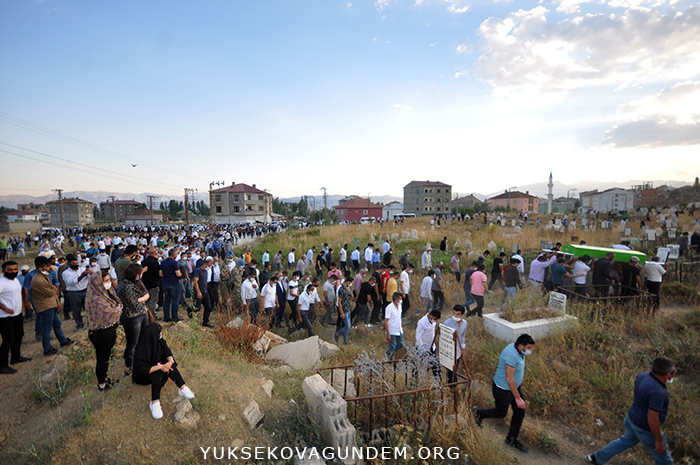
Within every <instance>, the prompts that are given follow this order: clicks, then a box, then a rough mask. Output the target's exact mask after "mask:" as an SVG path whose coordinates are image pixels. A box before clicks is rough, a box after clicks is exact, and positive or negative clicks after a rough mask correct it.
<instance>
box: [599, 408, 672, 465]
mask: <svg viewBox="0 0 700 465" xmlns="http://www.w3.org/2000/svg"><path fill="white" fill-rule="evenodd" d="M661 437H662V438H663V441H664V444H666V436H664V433H663V432H662V433H661ZM638 442H641V443H642V445H643V446H644V448H645V449H646V450H647V452H649V453H650V454H651V456H652V457H654V460H655V461H656V463H657V464H673V459H672V458H671V453H670V452H669V451H668V444H666V452H664V453H663V454H659V453H658V452H656V439H654V435H653V434H651V431H647V430H645V429H642V428H640V427H638V426H637V425H635V424H634V423H632V422H631V421H630V419H629V417H625V434H623V435H622V437H620V439H616V440H614V441H613V442H611V443H610V444H608V445H607V446H605V447H603V448H602V449H601V450H599V451H598V452H596V453H595V454H593V455H594V456H595V460H596V462H598V463H601V464H602V463H605V462H607V461H608V460H610V459H611V458H613V457H614V456H616V455H617V454H619V453H620V452H624V451H626V450H627V449H630V448H632V447H634V446H636V445H637V443H638Z"/></svg>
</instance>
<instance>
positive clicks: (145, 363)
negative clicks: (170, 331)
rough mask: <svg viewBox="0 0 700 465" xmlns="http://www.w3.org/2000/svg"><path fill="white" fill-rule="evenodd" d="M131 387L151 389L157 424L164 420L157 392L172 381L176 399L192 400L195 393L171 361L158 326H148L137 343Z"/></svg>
mask: <svg viewBox="0 0 700 465" xmlns="http://www.w3.org/2000/svg"><path fill="white" fill-rule="evenodd" d="M132 379H133V381H134V383H136V384H140V385H142V386H148V385H149V384H150V385H151V404H150V408H151V414H152V415H153V418H154V419H156V420H158V419H160V418H163V409H162V408H161V405H160V390H161V389H162V388H163V386H165V383H167V382H168V379H172V380H173V382H174V383H175V385H177V387H178V390H177V393H178V395H180V396H182V397H184V398H185V399H193V398H194V393H193V392H192V390H191V389H190V388H188V387H187V385H185V381H184V380H183V379H182V376H181V375H180V372H179V371H178V369H177V363H175V359H174V358H173V353H172V352H171V351H170V348H169V347H168V344H167V343H166V342H165V339H163V336H162V335H161V328H160V325H159V324H158V323H151V324H150V325H148V326H146V331H145V334H144V335H143V337H141V338H140V339H139V343H138V345H137V346H136V353H135V354H134V374H133V377H132Z"/></svg>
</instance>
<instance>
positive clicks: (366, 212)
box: [335, 197, 382, 223]
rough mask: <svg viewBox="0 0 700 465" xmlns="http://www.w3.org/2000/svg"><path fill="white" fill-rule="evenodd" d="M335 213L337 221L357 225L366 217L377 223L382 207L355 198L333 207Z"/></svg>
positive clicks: (360, 198)
mask: <svg viewBox="0 0 700 465" xmlns="http://www.w3.org/2000/svg"><path fill="white" fill-rule="evenodd" d="M335 212H336V214H337V215H338V221H349V222H355V223H359V222H360V220H361V219H362V218H366V217H369V218H374V219H375V220H376V221H379V219H380V218H381V217H382V206H381V205H377V204H376V203H372V202H370V201H369V200H367V199H363V198H362V197H355V198H353V199H352V200H350V201H348V202H345V203H342V204H340V205H338V206H337V207H335Z"/></svg>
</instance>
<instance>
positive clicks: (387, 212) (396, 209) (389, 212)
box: [382, 201, 403, 221]
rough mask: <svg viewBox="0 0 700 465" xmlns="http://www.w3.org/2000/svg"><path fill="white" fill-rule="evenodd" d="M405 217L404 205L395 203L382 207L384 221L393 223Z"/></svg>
mask: <svg viewBox="0 0 700 465" xmlns="http://www.w3.org/2000/svg"><path fill="white" fill-rule="evenodd" d="M401 215H403V204H402V203H401V202H397V201H393V202H389V203H388V204H386V205H384V206H383V207H382V216H383V217H384V221H392V220H393V219H394V218H396V217H398V216H401Z"/></svg>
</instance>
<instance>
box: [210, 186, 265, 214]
mask: <svg viewBox="0 0 700 465" xmlns="http://www.w3.org/2000/svg"><path fill="white" fill-rule="evenodd" d="M211 205H212V208H213V210H214V219H215V221H216V223H217V224H222V223H247V222H254V221H262V222H263V223H268V222H270V221H272V194H270V193H269V192H265V191H263V190H260V189H258V188H257V187H256V186H255V184H253V185H252V186H249V185H248V184H244V183H238V184H236V183H231V185H230V186H226V187H222V188H220V189H214V190H213V191H211Z"/></svg>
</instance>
